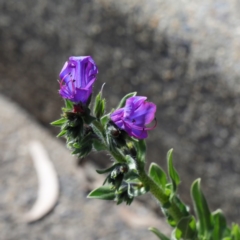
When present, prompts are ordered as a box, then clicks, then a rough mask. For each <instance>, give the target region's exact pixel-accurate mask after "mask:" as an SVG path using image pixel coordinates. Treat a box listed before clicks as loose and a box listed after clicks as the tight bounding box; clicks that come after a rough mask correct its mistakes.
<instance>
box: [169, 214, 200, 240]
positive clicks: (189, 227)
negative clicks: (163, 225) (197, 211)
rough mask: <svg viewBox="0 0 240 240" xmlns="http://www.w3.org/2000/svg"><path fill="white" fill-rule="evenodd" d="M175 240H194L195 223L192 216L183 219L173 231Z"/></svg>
mask: <svg viewBox="0 0 240 240" xmlns="http://www.w3.org/2000/svg"><path fill="white" fill-rule="evenodd" d="M173 235H174V237H175V238H176V239H178V240H179V239H185V240H194V239H196V237H197V236H196V235H197V234H196V221H195V219H194V217H193V216H188V217H183V218H182V219H181V220H180V221H179V223H178V224H177V227H176V228H175V229H174V231H173Z"/></svg>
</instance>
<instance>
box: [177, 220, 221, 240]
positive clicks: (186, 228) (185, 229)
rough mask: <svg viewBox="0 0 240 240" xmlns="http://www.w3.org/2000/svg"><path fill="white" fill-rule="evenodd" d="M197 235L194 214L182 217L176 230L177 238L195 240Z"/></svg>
mask: <svg viewBox="0 0 240 240" xmlns="http://www.w3.org/2000/svg"><path fill="white" fill-rule="evenodd" d="M196 235H197V232H196V221H195V219H194V218H193V217H192V216H188V217H184V218H182V219H181V220H180V221H179V223H178V224H177V227H176V228H175V230H174V236H175V238H176V239H185V240H194V239H195V237H196ZM219 240H220V239H219Z"/></svg>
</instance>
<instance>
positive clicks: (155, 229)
mask: <svg viewBox="0 0 240 240" xmlns="http://www.w3.org/2000/svg"><path fill="white" fill-rule="evenodd" d="M148 230H149V231H151V232H153V233H154V234H155V235H156V236H157V237H158V239H160V240H170V238H168V237H166V236H165V235H164V234H163V233H161V232H160V231H159V230H158V229H157V228H154V227H150V228H148Z"/></svg>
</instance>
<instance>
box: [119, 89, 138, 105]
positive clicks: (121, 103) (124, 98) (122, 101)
mask: <svg viewBox="0 0 240 240" xmlns="http://www.w3.org/2000/svg"><path fill="white" fill-rule="evenodd" d="M136 95H137V92H132V93H128V94H127V95H125V96H124V97H123V98H122V100H121V101H120V103H119V104H118V106H117V108H116V109H119V108H122V107H124V106H125V103H126V101H127V99H128V98H130V97H135V96H136Z"/></svg>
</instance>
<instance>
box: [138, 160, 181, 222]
mask: <svg viewBox="0 0 240 240" xmlns="http://www.w3.org/2000/svg"><path fill="white" fill-rule="evenodd" d="M137 164H138V163H137ZM138 173H139V177H140V180H141V181H142V183H143V184H144V185H145V186H146V187H148V188H149V191H150V192H151V194H152V195H153V196H154V197H155V198H156V199H157V200H158V201H159V202H160V203H161V205H162V206H164V204H166V203H168V202H169V196H167V195H166V194H165V193H164V190H163V189H162V188H161V187H159V186H158V185H157V184H156V183H155V182H154V181H153V180H152V178H150V177H149V176H148V175H147V173H146V172H145V170H144V166H143V164H138ZM170 204H171V205H170V206H169V207H168V208H167V212H168V214H169V215H170V216H172V218H173V219H174V220H175V222H176V223H178V222H179V221H180V220H181V218H182V217H184V216H183V214H182V213H181V211H180V209H179V208H178V206H177V205H176V204H175V203H170Z"/></svg>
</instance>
